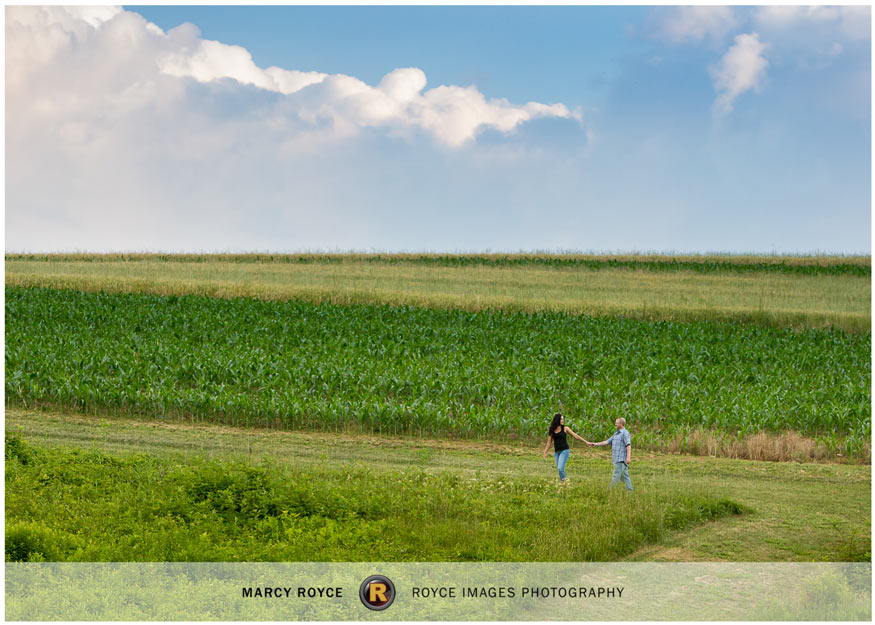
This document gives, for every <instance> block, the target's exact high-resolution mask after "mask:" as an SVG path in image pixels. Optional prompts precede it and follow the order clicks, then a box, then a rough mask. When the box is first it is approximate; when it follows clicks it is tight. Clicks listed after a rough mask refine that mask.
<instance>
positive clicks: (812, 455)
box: [653, 429, 872, 464]
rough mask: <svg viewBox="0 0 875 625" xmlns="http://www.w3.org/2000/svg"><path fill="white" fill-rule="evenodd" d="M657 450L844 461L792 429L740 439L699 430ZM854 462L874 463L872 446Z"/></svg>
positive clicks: (772, 458) (775, 458) (731, 456)
mask: <svg viewBox="0 0 875 625" xmlns="http://www.w3.org/2000/svg"><path fill="white" fill-rule="evenodd" d="M653 448H654V449H656V450H658V451H667V452H669V453H684V454H691V455H696V456H713V457H720V458H738V459H744V460H764V461H769V462H786V461H795V462H811V461H824V460H832V461H835V460H837V459H838V460H841V458H842V456H841V454H838V455H837V456H836V455H835V454H833V453H831V452H830V450H829V449H828V447H827V445H826V444H824V443H823V442H821V441H818V440H816V439H813V438H811V437H807V436H803V435H802V434H799V433H798V432H794V431H792V430H788V431H784V432H781V433H780V434H773V433H767V432H760V433H757V434H752V435H750V436H745V437H742V438H737V437H735V436H733V435H731V434H727V433H725V432H718V431H715V430H705V429H696V430H693V431H692V432H690V433H687V434H681V435H678V436H676V437H675V438H673V439H672V440H670V441H668V443H666V444H665V445H660V444H659V443H657V444H655V445H653ZM853 461H855V462H862V463H864V464H869V463H870V462H871V461H872V456H871V448H870V446H869V445H868V444H867V445H865V446H864V449H863V451H862V453H861V455H860V457H858V458H854V459H853Z"/></svg>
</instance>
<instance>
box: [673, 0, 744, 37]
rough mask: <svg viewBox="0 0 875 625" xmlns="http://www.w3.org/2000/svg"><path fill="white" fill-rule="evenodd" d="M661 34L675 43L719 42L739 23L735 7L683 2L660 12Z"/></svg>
mask: <svg viewBox="0 0 875 625" xmlns="http://www.w3.org/2000/svg"><path fill="white" fill-rule="evenodd" d="M660 15H661V19H660V20H659V26H658V34H659V36H660V37H661V38H663V39H666V40H667V41H669V42H671V43H698V42H701V41H703V40H705V39H706V38H707V39H711V40H713V41H714V42H717V43H719V42H720V41H722V40H723V39H724V38H725V37H726V35H727V34H728V33H729V31H731V30H732V29H733V28H735V27H736V26H737V25H738V19H737V18H736V16H735V14H734V13H733V10H732V8H731V7H726V6H683V7H675V8H672V9H667V10H665V13H662V12H660Z"/></svg>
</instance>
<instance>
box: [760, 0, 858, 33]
mask: <svg viewBox="0 0 875 625" xmlns="http://www.w3.org/2000/svg"><path fill="white" fill-rule="evenodd" d="M869 20H870V8H869V7H868V6H866V5H859V6H763V7H759V8H757V9H756V11H755V12H754V22H755V23H756V24H757V25H758V26H759V27H761V28H772V29H776V30H781V29H787V30H789V29H793V28H798V27H799V26H800V25H805V24H812V25H824V26H830V27H837V28H838V31H839V33H841V34H842V35H844V36H845V37H847V38H849V39H852V40H857V39H865V38H867V37H869V35H870V32H871V31H870V26H869Z"/></svg>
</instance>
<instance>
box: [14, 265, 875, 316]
mask: <svg viewBox="0 0 875 625" xmlns="http://www.w3.org/2000/svg"><path fill="white" fill-rule="evenodd" d="M132 258H133V260H130V259H129V260H122V259H120V258H118V257H114V256H108V257H89V256H84V257H79V256H59V257H36V258H35V257H15V256H7V257H6V284H7V285H9V286H49V287H53V288H65V289H69V288H72V289H85V290H89V291H110V292H134V293H157V294H162V295H168V294H176V295H182V294H202V295H209V296H218V297H238V296H252V297H261V298H269V299H299V300H305V301H309V302H317V303H318V302H332V303H338V304H389V305H403V304H407V305H415V306H423V307H431V308H443V309H447V308H453V309H463V310H484V309H494V310H508V311H525V312H537V311H561V312H569V313H573V314H586V315H609V316H617V315H619V316H623V317H629V318H635V319H643V320H648V321H652V320H702V319H713V320H737V321H743V322H752V323H757V324H761V325H768V326H776V327H795V328H823V327H828V326H832V327H836V328H840V329H844V330H847V331H852V332H869V331H870V326H871V268H870V266H869V264H868V263H867V262H865V261H866V260H867V259H861V258H849V259H843V258H830V257H824V258H818V257H815V258H807V259H806V258H789V259H781V262H780V263H777V262H776V261H775V259H771V262H768V261H767V259H763V258H746V257H741V258H737V259H732V258H709V257H705V258H704V259H699V260H695V259H689V258H687V259H681V262H677V263H671V262H667V261H656V260H653V259H649V260H642V261H638V262H636V261H634V260H630V259H629V258H628V257H622V258H620V259H619V260H618V259H614V262H613V264H612V263H610V262H608V259H595V260H593V259H588V258H583V259H578V260H577V262H575V257H570V258H560V260H558V261H557V260H556V257H544V258H539V257H534V258H526V257H499V259H498V260H495V261H493V262H491V263H490V262H484V259H483V258H481V257H461V260H460V261H459V259H453V258H449V260H448V259H447V258H446V257H444V260H441V258H438V259H437V260H435V259H432V260H431V261H428V258H429V257H424V258H425V259H423V257H412V258H407V257H403V256H402V257H384V258H382V260H380V258H381V257H378V258H377V260H375V259H374V258H371V257H367V256H365V257H319V256H316V257H300V258H302V259H303V261H301V260H300V259H299V260H298V261H297V262H296V261H295V260H294V258H291V259H290V258H288V257H278V258H274V259H273V260H271V261H266V262H256V261H254V260H251V258H250V257H245V256H244V257H219V258H220V259H219V260H216V259H212V258H210V257H181V258H174V257H169V258H170V259H172V260H159V259H157V258H156V257H152V256H143V257H137V256H135V257H132ZM502 258H503V259H504V261H503V262H499V261H500V260H501V259H502ZM465 259H468V261H467V262H465ZM451 260H456V261H458V262H456V264H452V263H451V262H450V261H451ZM486 260H489V257H486ZM378 261H379V262H378ZM548 261H550V262H548ZM584 261H586V262H584ZM599 263H601V264H599ZM701 267H708V268H709V269H708V270H707V271H703V270H701ZM776 267H779V268H783V270H780V271H779V270H775V268H776ZM740 268H747V269H745V270H740ZM751 268H752V269H751ZM800 268H801V269H805V270H806V271H799V269H800ZM836 268H838V269H836Z"/></svg>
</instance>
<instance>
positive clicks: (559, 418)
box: [550, 412, 562, 436]
mask: <svg viewBox="0 0 875 625" xmlns="http://www.w3.org/2000/svg"><path fill="white" fill-rule="evenodd" d="M560 421H562V413H561V412H557V413H556V414H554V415H553V422H552V423H551V424H550V436H553V434H554V432H555V431H556V428H558V427H559V422H560Z"/></svg>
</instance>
